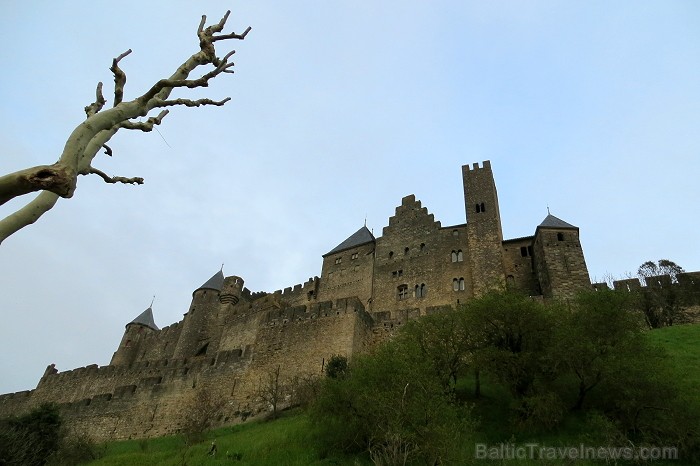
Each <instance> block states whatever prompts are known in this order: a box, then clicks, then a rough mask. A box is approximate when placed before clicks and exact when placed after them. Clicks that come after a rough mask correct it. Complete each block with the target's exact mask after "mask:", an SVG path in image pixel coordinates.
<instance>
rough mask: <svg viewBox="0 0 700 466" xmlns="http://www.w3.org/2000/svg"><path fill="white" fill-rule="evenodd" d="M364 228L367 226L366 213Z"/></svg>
mask: <svg viewBox="0 0 700 466" xmlns="http://www.w3.org/2000/svg"><path fill="white" fill-rule="evenodd" d="M365 228H367V214H365Z"/></svg>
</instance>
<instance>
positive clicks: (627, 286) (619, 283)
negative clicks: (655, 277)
mask: <svg viewBox="0 0 700 466" xmlns="http://www.w3.org/2000/svg"><path fill="white" fill-rule="evenodd" d="M613 288H614V289H615V290H618V291H637V290H639V289H641V288H642V284H641V283H639V279H637V278H627V279H625V280H615V281H614V282H613Z"/></svg>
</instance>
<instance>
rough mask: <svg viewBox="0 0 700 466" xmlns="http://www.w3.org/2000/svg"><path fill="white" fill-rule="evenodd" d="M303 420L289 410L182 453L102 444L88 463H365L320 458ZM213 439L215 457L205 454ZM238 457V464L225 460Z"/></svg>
mask: <svg viewBox="0 0 700 466" xmlns="http://www.w3.org/2000/svg"><path fill="white" fill-rule="evenodd" d="M310 427H311V426H310V424H309V421H308V418H307V416H306V415H305V414H304V413H301V412H299V411H291V412H288V413H284V415H283V416H282V417H281V418H279V419H276V420H274V421H267V422H266V421H258V422H251V423H247V424H242V425H238V426H233V427H225V428H222V429H217V430H214V431H212V432H209V433H208V434H207V436H206V439H205V440H204V441H202V442H201V443H199V444H196V445H194V446H192V447H190V448H185V445H184V442H183V440H182V438H181V437H177V436H174V437H161V438H156V439H149V440H128V441H121V442H112V443H109V444H107V445H106V454H105V456H104V457H103V458H101V459H99V460H96V461H93V462H91V463H88V464H90V465H92V466H117V465H119V466H122V465H143V466H150V465H164V466H168V465H172V466H175V465H183V464H187V465H188V466H199V465H217V464H227V465H231V464H235V465H240V466H245V465H262V466H264V465H270V466H272V465H275V466H277V465H289V466H296V465H298V466H306V465H338V466H356V465H366V464H370V463H369V462H367V460H366V459H364V458H355V457H345V456H336V457H329V458H321V454H320V452H319V451H318V450H317V449H316V448H315V446H314V444H313V441H312V439H311V438H310V436H311V434H310V432H311V428H310ZM214 439H216V444H217V447H218V453H217V454H216V457H211V456H208V455H207V452H208V451H209V448H210V445H211V441H212V440H214ZM227 453H229V454H230V455H231V457H233V456H235V455H240V460H238V459H234V458H229V457H227Z"/></svg>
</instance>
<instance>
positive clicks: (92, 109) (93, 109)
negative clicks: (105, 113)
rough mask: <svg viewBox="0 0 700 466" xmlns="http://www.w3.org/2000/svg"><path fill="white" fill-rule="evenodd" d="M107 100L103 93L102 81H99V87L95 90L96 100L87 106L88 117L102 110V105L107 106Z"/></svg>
mask: <svg viewBox="0 0 700 466" xmlns="http://www.w3.org/2000/svg"><path fill="white" fill-rule="evenodd" d="M106 103H107V101H106V100H105V97H104V96H103V95H102V82H99V83H97V89H96V90H95V101H94V102H93V103H91V104H90V105H88V106H87V107H85V114H86V115H87V117H88V118H90V117H91V116H93V115H94V114H96V113H97V112H99V111H100V110H102V107H104V106H105V104H106Z"/></svg>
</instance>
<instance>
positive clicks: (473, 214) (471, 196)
mask: <svg viewBox="0 0 700 466" xmlns="http://www.w3.org/2000/svg"><path fill="white" fill-rule="evenodd" d="M462 179H463V183H464V205H465V212H466V216H467V243H468V248H469V251H468V255H469V263H468V264H469V267H471V276H472V280H471V282H472V283H471V286H472V291H473V292H472V293H471V294H472V295H473V296H479V295H481V294H483V293H485V292H486V291H488V290H491V289H494V288H502V287H503V286H504V280H505V279H504V277H505V273H504V272H505V271H504V266H503V247H502V243H503V231H502V229H501V214H500V212H499V209H498V193H497V192H496V183H495V182H494V179H493V172H492V171H491V162H490V161H488V160H486V161H484V162H483V164H482V166H481V167H479V164H478V163H475V164H474V165H473V166H472V167H470V166H469V165H464V166H462Z"/></svg>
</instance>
